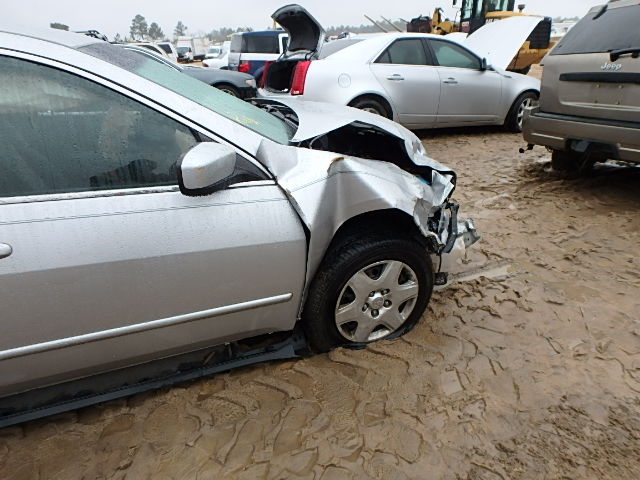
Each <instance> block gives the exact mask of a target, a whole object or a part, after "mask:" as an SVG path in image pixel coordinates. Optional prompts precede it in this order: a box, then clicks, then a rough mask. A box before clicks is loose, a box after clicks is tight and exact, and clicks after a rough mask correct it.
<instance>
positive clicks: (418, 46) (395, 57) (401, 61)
mask: <svg viewBox="0 0 640 480" xmlns="http://www.w3.org/2000/svg"><path fill="white" fill-rule="evenodd" d="M376 63H393V64H398V65H428V64H429V62H427V54H426V52H425V49H424V46H423V44H422V40H420V39H418V38H407V39H402V40H396V41H395V42H393V43H392V44H391V46H389V48H387V50H385V52H384V53H383V54H382V55H380V57H378V60H376Z"/></svg>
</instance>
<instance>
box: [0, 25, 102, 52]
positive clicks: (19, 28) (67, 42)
mask: <svg viewBox="0 0 640 480" xmlns="http://www.w3.org/2000/svg"><path fill="white" fill-rule="evenodd" d="M0 33H9V34H12V35H17V36H21V37H28V38H35V39H38V40H44V41H45V42H51V43H56V44H58V45H63V46H65V47H70V48H80V47H84V46H85V45H91V44H93V43H104V40H99V39H97V38H93V37H89V36H87V35H84V34H81V33H74V32H68V31H66V30H58V29H56V28H41V27H33V26H23V25H15V24H2V23H0Z"/></svg>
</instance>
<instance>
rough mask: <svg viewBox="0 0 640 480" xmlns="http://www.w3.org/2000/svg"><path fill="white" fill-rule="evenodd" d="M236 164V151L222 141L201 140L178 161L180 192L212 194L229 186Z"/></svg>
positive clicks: (195, 194) (189, 195)
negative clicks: (228, 182)
mask: <svg viewBox="0 0 640 480" xmlns="http://www.w3.org/2000/svg"><path fill="white" fill-rule="evenodd" d="M235 168H236V151H235V150H234V149H233V148H231V147H229V146H227V145H222V144H220V143H214V142H202V143H199V144H197V145H196V146H195V147H193V148H192V149H191V150H189V151H188V152H187V153H186V154H185V155H184V156H183V157H182V160H181V161H180V163H179V165H178V185H179V187H180V192H181V193H182V194H183V195H186V196H188V197H199V196H203V195H210V194H211V193H213V192H215V191H217V190H220V189H222V188H224V187H226V186H227V180H230V179H231V177H232V175H233V172H234V170H235Z"/></svg>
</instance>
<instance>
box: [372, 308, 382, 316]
mask: <svg viewBox="0 0 640 480" xmlns="http://www.w3.org/2000/svg"><path fill="white" fill-rule="evenodd" d="M378 313H380V312H378V310H371V315H373V316H374V317H377V316H378Z"/></svg>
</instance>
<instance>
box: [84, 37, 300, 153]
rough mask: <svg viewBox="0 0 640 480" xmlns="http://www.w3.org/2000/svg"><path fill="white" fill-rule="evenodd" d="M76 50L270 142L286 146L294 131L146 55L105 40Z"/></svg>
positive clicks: (284, 123)
mask: <svg viewBox="0 0 640 480" xmlns="http://www.w3.org/2000/svg"><path fill="white" fill-rule="evenodd" d="M79 50H81V51H83V52H85V53H88V54H89V55H92V56H94V57H97V58H99V59H101V60H104V61H107V62H109V63H111V64H113V65H117V66H118V67H121V68H124V69H125V70H128V71H130V72H133V73H135V74H137V75H140V76H141V77H144V78H146V79H147V80H151V81H152V82H155V83H157V84H158V85H161V86H163V87H165V88H167V89H169V90H172V91H174V92H176V93H178V94H180V95H182V96H184V97H186V98H188V99H189V100H193V101H194V102H196V103H199V104H200V105H202V106H203V107H206V108H208V109H210V110H212V111H214V112H216V113H218V114H220V115H222V116H224V117H226V118H228V119H229V120H232V121H234V122H236V123H239V124H240V125H242V126H243V127H246V128H248V129H250V130H253V131H254V132H256V133H258V134H260V135H262V136H264V137H267V138H269V139H270V140H273V141H274V142H278V143H281V144H284V145H286V144H288V143H289V141H290V140H291V138H293V135H294V133H295V131H294V129H293V128H292V127H291V126H290V125H289V124H287V123H286V122H284V121H282V120H280V119H278V118H276V117H275V116H273V115H271V114H269V113H267V112H265V111H264V110H261V109H259V108H258V107H255V106H254V105H251V104H250V103H247V102H245V101H243V100H240V99H238V98H236V97H234V96H232V95H228V94H226V93H224V92H222V91H220V90H218V89H216V88H212V87H211V86H209V85H207V84H206V83H204V82H201V81H199V80H196V79H194V78H191V77H189V76H187V75H184V74H183V73H181V72H179V71H177V70H175V69H173V68H170V67H168V66H166V65H163V64H161V63H159V62H157V61H154V60H151V59H149V58H147V57H146V56H143V55H140V54H135V53H133V52H129V51H126V50H124V49H120V48H118V47H114V46H113V45H110V44H107V43H93V44H90V45H86V46H84V47H80V48H79Z"/></svg>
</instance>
